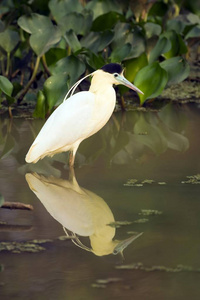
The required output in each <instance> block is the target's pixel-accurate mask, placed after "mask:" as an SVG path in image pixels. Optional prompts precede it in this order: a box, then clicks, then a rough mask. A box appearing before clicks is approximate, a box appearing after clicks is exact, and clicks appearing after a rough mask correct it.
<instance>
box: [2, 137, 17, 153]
mask: <svg viewBox="0 0 200 300" xmlns="http://www.w3.org/2000/svg"><path fill="white" fill-rule="evenodd" d="M14 146H15V140H14V138H13V137H12V136H11V135H10V134H8V135H7V137H6V141H5V144H4V147H3V150H2V152H1V154H0V158H5V157H7V156H8V155H9V154H10V153H11V152H12V150H13V148H14Z"/></svg>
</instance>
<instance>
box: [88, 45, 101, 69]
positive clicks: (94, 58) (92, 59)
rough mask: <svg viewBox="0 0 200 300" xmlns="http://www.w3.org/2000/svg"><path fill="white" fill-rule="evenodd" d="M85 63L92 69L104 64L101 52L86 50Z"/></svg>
mask: <svg viewBox="0 0 200 300" xmlns="http://www.w3.org/2000/svg"><path fill="white" fill-rule="evenodd" d="M85 55H86V62H87V64H88V65H89V66H90V67H92V69H94V70H97V69H100V68H101V67H102V66H103V65H105V61H104V59H103V57H102V55H101V54H99V55H96V54H94V53H93V52H91V51H90V50H87V52H86V53H85Z"/></svg>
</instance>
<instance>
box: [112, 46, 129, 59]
mask: <svg viewBox="0 0 200 300" xmlns="http://www.w3.org/2000/svg"><path fill="white" fill-rule="evenodd" d="M130 51H131V44H129V43H127V44H125V45H123V46H122V47H118V48H115V49H114V50H113V51H112V53H111V55H110V60H111V62H121V61H122V60H123V59H124V58H126V57H127V56H128V55H129V53H130Z"/></svg>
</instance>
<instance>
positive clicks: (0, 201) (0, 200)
mask: <svg viewBox="0 0 200 300" xmlns="http://www.w3.org/2000/svg"><path fill="white" fill-rule="evenodd" d="M3 203H4V197H3V196H2V194H1V193H0V207H1V206H2V205H3Z"/></svg>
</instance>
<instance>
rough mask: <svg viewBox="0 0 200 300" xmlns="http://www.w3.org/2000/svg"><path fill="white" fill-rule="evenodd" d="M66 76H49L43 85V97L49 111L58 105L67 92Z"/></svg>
mask: <svg viewBox="0 0 200 300" xmlns="http://www.w3.org/2000/svg"><path fill="white" fill-rule="evenodd" d="M68 79H69V76H68V75H67V74H56V75H53V76H50V77H49V78H48V79H47V80H46V81H45V83H44V95H45V97H46V99H47V103H48V106H49V109H50V110H51V109H52V108H53V107H54V105H59V104H60V103H61V102H62V101H63V99H64V97H65V95H66V93H67V91H68V82H67V81H68Z"/></svg>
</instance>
